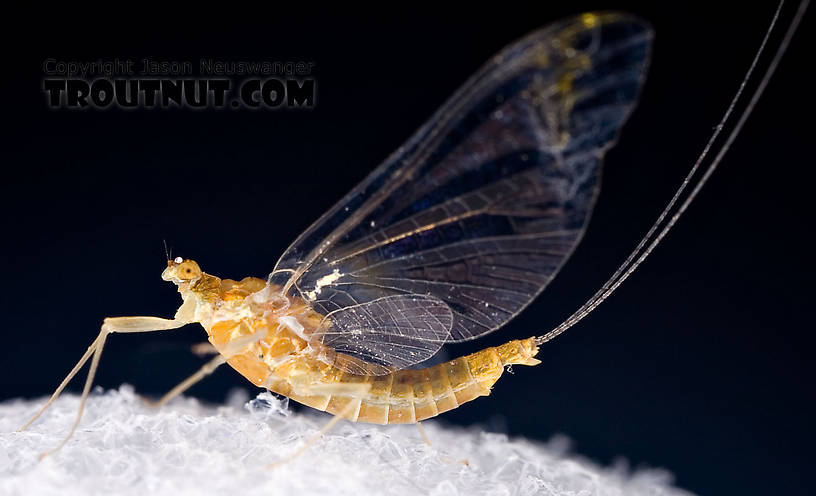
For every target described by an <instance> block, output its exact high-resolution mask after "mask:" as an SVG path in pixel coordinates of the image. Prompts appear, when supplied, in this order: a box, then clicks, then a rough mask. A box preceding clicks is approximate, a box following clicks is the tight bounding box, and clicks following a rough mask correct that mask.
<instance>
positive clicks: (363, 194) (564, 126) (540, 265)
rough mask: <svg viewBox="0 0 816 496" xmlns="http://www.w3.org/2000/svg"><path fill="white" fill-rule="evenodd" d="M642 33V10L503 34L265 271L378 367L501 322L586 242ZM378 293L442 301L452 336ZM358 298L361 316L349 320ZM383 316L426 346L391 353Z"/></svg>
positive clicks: (636, 79) (642, 47) (329, 338)
mask: <svg viewBox="0 0 816 496" xmlns="http://www.w3.org/2000/svg"><path fill="white" fill-rule="evenodd" d="M650 40H651V32H650V30H649V28H648V26H647V25H646V24H644V23H643V22H642V21H639V20H637V19H635V18H632V17H630V16H627V15H625V14H619V13H602V14H585V15H583V16H579V17H575V18H571V19H567V20H564V21H561V22H559V23H556V24H553V25H551V26H549V27H547V28H544V29H542V30H540V31H536V32H534V33H532V34H531V35H529V36H527V37H526V38H523V39H522V40H520V41H518V42H516V43H515V44H513V45H510V46H509V47H507V48H506V49H505V50H503V51H502V52H500V53H499V54H498V55H497V56H495V57H494V58H493V59H492V60H491V61H490V62H489V63H488V64H487V65H486V66H485V67H483V68H482V69H481V70H480V71H479V72H477V73H476V75H474V76H473V77H472V78H471V79H470V80H469V81H468V82H467V83H465V85H464V86H463V87H462V88H461V89H460V90H459V91H458V92H457V93H456V94H455V95H454V96H453V97H452V98H451V99H450V100H449V101H448V102H447V103H446V104H445V105H443V107H442V108H441V109H440V110H439V111H438V112H437V113H436V114H435V115H434V117H433V118H432V119H431V120H430V121H429V122H428V123H426V124H425V125H424V126H423V127H422V128H421V129H420V130H419V131H417V133H416V134H415V135H414V136H413V137H412V138H411V139H410V140H409V141H408V142H407V143H406V144H405V145H404V146H403V147H401V148H400V149H398V150H397V151H396V152H395V153H394V154H392V155H391V156H390V157H389V158H388V159H387V160H386V161H385V163H383V164H382V165H381V166H380V167H379V168H377V169H376V170H375V171H374V172H373V173H372V174H371V175H369V177H367V178H366V179H365V180H364V181H363V182H362V183H361V184H360V185H358V186H357V187H356V188H355V189H354V190H352V191H351V192H350V193H349V194H348V195H346V197H344V198H343V199H342V200H341V201H340V202H339V203H338V204H336V205H335V206H334V207H333V208H332V209H331V210H329V211H328V212H327V213H326V214H324V215H323V216H322V217H321V218H320V219H319V220H318V221H317V222H316V223H315V224H313V225H312V226H311V227H310V228H309V229H308V230H307V231H306V232H304V233H303V234H302V235H301V236H300V237H299V238H298V239H297V240H296V241H295V242H294V243H293V244H292V245H291V246H290V247H289V249H288V250H287V251H286V252H285V253H284V255H283V256H282V257H281V259H280V260H279V262H278V264H277V266H276V268H275V270H274V272H273V273H272V274H271V275H270V282H271V283H274V284H277V285H280V286H282V287H283V291H284V292H285V293H287V294H291V295H297V296H300V297H302V298H303V299H304V300H306V301H307V302H309V304H310V305H311V306H312V308H314V309H315V310H316V311H317V312H319V313H321V314H323V315H331V316H332V317H331V318H330V319H328V320H330V321H331V322H332V325H331V326H327V328H326V329H325V332H326V333H327V334H326V336H325V338H323V342H324V344H327V345H329V346H334V347H335V348H336V349H338V348H339V349H338V351H341V350H342V352H343V353H345V354H347V355H349V356H351V357H354V358H356V359H360V360H363V361H365V362H369V363H375V364H378V365H380V366H383V367H395V368H403V367H407V366H409V365H411V364H413V363H417V362H418V361H420V360H418V359H417V358H420V357H424V358H422V359H423V360H424V359H425V358H428V357H427V356H425V355H427V354H428V353H430V351H431V349H433V348H434V346H436V344H435V343H439V342H441V341H463V340H468V339H473V338H475V337H478V336H481V335H484V334H486V333H488V332H490V331H493V330H495V329H497V328H499V327H501V326H502V325H503V324H504V323H505V322H507V321H508V320H510V319H511V318H512V317H513V316H514V315H516V314H517V313H518V312H519V311H520V310H521V309H522V308H524V307H525V306H526V305H527V304H528V303H529V302H530V301H531V300H532V299H533V298H535V296H536V295H537V294H538V293H539V292H540V291H541V290H542V289H543V288H544V287H545V286H546V285H547V283H549V281H550V280H551V279H552V278H553V277H554V276H555V274H556V272H557V271H558V269H559V268H560V267H561V265H562V264H563V263H564V261H565V260H566V259H567V258H568V257H569V255H570V253H571V252H572V250H573V249H574V248H575V246H576V244H577V243H578V241H579V240H580V238H581V236H582V234H583V230H584V228H585V225H586V223H587V221H588V218H589V214H590V211H591V209H592V206H593V204H594V201H595V198H596V196H597V192H598V178H599V173H600V165H601V160H602V157H603V154H604V152H605V151H606V150H607V149H608V148H609V147H610V146H611V144H612V143H613V141H614V139H615V137H616V136H617V133H618V130H619V128H620V126H621V125H622V123H623V121H624V120H625V119H626V117H627V116H628V114H629V112H630V111H631V108H632V106H633V105H634V103H635V101H636V99H637V95H638V93H639V88H640V85H641V82H642V79H643V74H644V71H645V68H646V65H647V60H648V54H649V45H650ZM418 297H423V298H427V300H422V299H419V298H418ZM389 298H396V299H395V300H389ZM406 298H407V299H406ZM411 298H413V299H411ZM383 301H392V302H395V301H400V302H402V303H407V302H414V303H426V304H429V305H430V306H429V308H430V309H432V311H433V312H439V303H441V304H443V305H445V306H447V307H449V309H450V312H451V322H450V326H449V327H448V329H447V331H446V332H447V336H446V337H444V339H443V336H441V330H442V327H441V326H437V327H433V328H430V327H429V326H427V325H424V327H423V324H422V322H420V321H422V319H425V318H426V317H427V315H424V314H423V313H422V312H413V313H409V314H406V313H404V312H403V313H400V312H396V313H394V312H395V310H394V308H393V306H389V305H383V304H380V303H377V302H383ZM437 302H438V303H437ZM353 308H365V309H366V311H367V312H368V313H369V314H370V315H369V316H368V317H366V320H365V321H359V320H356V319H358V318H357V317H355V316H354V314H353V313H350V311H349V309H353ZM443 313H444V312H443ZM389 318H395V319H408V320H407V321H408V322H411V324H412V325H413V321H412V320H411V319H417V321H418V323H419V325H417V326H414V329H415V330H416V332H415V333H414V335H412V336H411V338H410V339H411V341H412V343H414V344H415V343H418V342H420V341H424V342H426V343H434V344H429V345H423V346H424V348H422V349H423V352H422V353H418V354H416V355H411V354H410V352H409V351H407V349H406V350H400V349H399V347H397V346H395V345H394V343H393V339H392V337H391V336H389V335H388V334H387V333H383V332H382V327H381V326H382V323H383V322H386V321H388V319H389ZM423 322H424V321H423ZM352 336H353V337H352ZM349 343H361V344H360V346H357V347H355V346H356V345H355V346H350V344H349ZM362 343H364V344H365V346H362ZM435 350H438V346H437V347H436V349H435ZM435 350H434V352H435Z"/></svg>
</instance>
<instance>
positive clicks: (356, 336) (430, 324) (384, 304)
mask: <svg viewBox="0 0 816 496" xmlns="http://www.w3.org/2000/svg"><path fill="white" fill-rule="evenodd" d="M452 323H453V313H452V312H451V309H450V307H449V306H448V305H446V304H445V303H444V302H442V301H440V300H439V299H438V298H434V297H433V296H423V295H413V294H411V295H392V296H385V297H383V298H378V299H376V300H373V301H369V302H366V303H362V304H360V305H353V306H348V307H344V308H340V309H338V310H335V311H334V312H332V313H330V314H329V315H327V316H326V319H324V320H323V322H322V324H321V325H320V327H318V329H317V334H318V335H319V336H320V337H321V340H322V343H323V344H324V345H326V346H327V347H328V349H329V350H333V351H334V352H335V353H336V354H335V355H334V356H327V357H325V358H327V360H326V361H328V362H329V363H331V364H333V365H336V366H338V367H340V368H342V369H344V370H346V371H348V372H351V373H354V374H358V375H369V374H370V375H382V374H386V373H388V372H390V371H392V370H395V369H400V368H405V367H409V366H411V365H413V364H415V363H418V362H420V361H422V360H425V359H427V358H429V357H431V356H433V355H435V354H436V352H437V351H439V348H441V347H442V344H443V343H444V342H445V340H446V339H447V338H448V336H449V335H450V329H451V324H452ZM348 357H355V358H357V360H349V359H348Z"/></svg>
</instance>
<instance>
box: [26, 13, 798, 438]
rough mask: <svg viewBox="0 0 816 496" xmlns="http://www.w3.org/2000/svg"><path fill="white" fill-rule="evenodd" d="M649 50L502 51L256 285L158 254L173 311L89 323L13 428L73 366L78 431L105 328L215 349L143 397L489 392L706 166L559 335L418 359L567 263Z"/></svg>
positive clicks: (440, 397) (436, 400) (582, 24)
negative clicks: (188, 335)
mask: <svg viewBox="0 0 816 496" xmlns="http://www.w3.org/2000/svg"><path fill="white" fill-rule="evenodd" d="M777 14H778V11H777ZM800 17H801V15H800ZM775 20H776V17H774V21H775ZM772 26H773V24H772ZM794 27H795V26H794ZM769 32H770V30H769ZM791 33H792V31H789V35H790V34H791ZM651 39H652V33H651V29H650V27H649V26H648V24H647V23H645V22H644V21H642V20H639V19H637V18H635V17H633V16H630V15H628V14H622V13H617V12H602V13H588V14H583V15H580V16H576V17H572V18H568V19H565V20H562V21H560V22H556V23H554V24H551V25H549V26H547V27H545V28H543V29H541V30H539V31H536V32H533V33H531V34H530V35H528V36H526V37H525V38H523V39H521V40H519V41H517V42H516V43H513V44H511V45H510V46H508V47H507V48H505V49H504V50H502V51H501V52H499V53H498V54H497V55H495V56H494V57H493V58H492V59H490V61H489V62H488V63H487V64H486V65H485V66H484V67H483V68H482V69H481V70H479V71H478V72H477V73H476V74H475V75H474V76H472V77H471V78H470V79H469V80H468V81H467V82H466V83H465V84H464V86H463V87H462V88H461V89H459V91H457V92H456V93H455V94H454V95H453V97H451V98H450V99H449V100H448V101H447V102H446V103H445V104H444V105H443V106H442V108H441V109H439V110H438V111H437V112H436V114H435V115H434V116H433V117H432V118H431V119H430V120H429V121H428V122H427V123H426V124H425V125H424V126H422V127H421V128H420V129H419V130H418V131H417V132H416V133H415V134H414V135H413V136H412V137H411V138H410V139H409V140H408V141H407V142H406V143H405V144H404V145H403V146H402V147H400V148H399V149H398V150H397V151H396V152H394V153H393V154H392V155H391V156H390V157H389V158H387V159H386V161H385V162H384V163H383V164H382V165H380V166H379V167H378V168H377V169H376V170H374V171H373V172H372V173H371V174H370V175H369V176H368V177H367V178H366V179H365V180H363V182H362V183H360V184H359V185H358V186H357V187H355V188H354V189H353V190H352V191H351V192H350V193H348V194H347V195H346V196H345V197H344V198H342V199H341V200H340V201H339V202H338V203H337V204H336V205H335V206H334V207H333V208H331V209H330V210H329V211H328V212H326V213H325V214H324V215H323V216H322V217H320V218H319V219H318V220H317V221H316V222H315V223H314V224H312V226H311V227H309V228H308V229H307V230H306V231H305V232H304V233H303V234H301V235H300V236H299V237H298V238H297V239H296V240H295V241H294V242H293V243H292V244H291V245H290V246H289V248H288V249H287V250H286V251H285V253H284V254H283V255H282V256H281V258H280V259H279V261H278V262H277V264H276V266H275V268H274V270H273V271H272V273H271V274H270V275H269V276H268V278H266V279H259V278H255V277H247V278H245V279H242V280H240V281H234V280H230V279H220V278H218V277H216V276H213V275H210V274H207V273H205V272H203V271H202V270H201V268H200V267H199V265H198V264H197V263H196V262H194V261H193V260H190V259H182V258H175V259H169V260H168V261H167V267H166V268H165V269H164V272H163V273H162V279H164V280H165V281H170V282H173V283H175V284H176V285H177V287H178V291H179V293H180V294H181V297H182V299H183V304H182V305H181V306H180V307H179V309H178V311H177V312H176V314H175V316H174V317H173V318H172V319H164V318H159V317H115V318H106V319H105V320H104V323H103V325H102V328H101V331H100V333H99V335H98V336H97V338H96V339H95V340H94V341H93V342H92V343H91V345H90V347H89V348H88V350H87V351H86V352H85V354H84V355H83V356H82V358H81V359H80V360H79V362H78V363H77V364H76V366H75V367H74V368H73V369H72V370H71V371H70V373H69V374H68V376H67V377H66V378H65V379H64V380H63V382H62V383H61V384H60V385H59V387H58V388H57V390H56V391H55V392H54V394H53V395H52V396H51V398H50V400H49V401H48V402H47V403H46V404H45V406H43V408H42V409H41V410H40V411H39V412H38V413H37V415H35V416H34V418H32V419H31V420H30V421H29V422H28V423H27V424H26V425H25V426H24V427H23V428H26V427H28V426H29V425H30V424H31V423H32V422H33V421H35V420H36V419H37V418H38V417H39V416H40V414H42V412H43V411H44V410H45V409H46V408H47V407H48V406H49V405H50V404H51V403H52V402H53V401H54V400H55V399H56V398H57V397H58V396H59V394H60V393H61V392H62V390H63V389H64V388H65V386H66V385H67V383H68V382H69V381H70V380H71V378H73V377H74V375H76V373H77V372H78V371H79V369H80V368H82V367H83V366H84V364H85V363H86V362H88V360H90V362H91V364H90V370H89V373H88V377H87V380H86V381H85V386H84V389H83V392H82V398H81V402H80V406H79V411H78V413H77V417H76V420H75V422H74V424H73V426H72V428H71V430H70V432H69V434H68V435H67V436H66V438H65V439H64V440H63V441H62V443H61V444H60V445H59V446H57V447H56V448H55V450H53V451H56V450H58V449H60V448H61V447H62V446H63V445H64V444H65V443H66V442H67V440H68V439H69V438H70V437H71V436H72V435H73V433H74V431H75V430H76V427H77V425H78V424H79V421H80V419H81V416H82V412H83V408H84V405H85V401H86V399H87V396H88V393H89V391H90V388H91V385H92V382H93V379H94V375H95V373H96V370H97V366H98V364H99V360H100V356H101V353H102V349H103V347H104V345H105V342H106V340H107V338H108V335H110V334H112V333H137V332H151V331H164V330H171V329H177V328H179V327H182V326H184V325H186V324H190V323H195V322H197V323H200V324H201V325H202V326H203V327H204V329H205V330H206V331H207V336H208V339H209V342H210V343H211V344H212V345H213V346H214V348H215V350H217V352H218V354H217V356H216V357H215V358H213V359H212V360H210V361H209V362H208V363H206V364H205V365H204V366H203V367H202V368H201V369H200V370H199V371H198V372H196V373H195V374H193V375H192V376H191V377H190V378H188V379H187V380H185V381H184V382H182V383H181V384H179V385H178V386H177V387H175V388H174V389H172V390H171V391H170V392H169V393H167V394H166V395H165V396H164V397H162V399H161V400H160V401H159V403H165V402H166V401H168V400H169V399H171V398H173V397H174V396H176V395H178V394H179V393H181V392H183V391H184V390H186V389H187V388H189V387H190V386H191V385H193V384H195V383H196V382H197V381H199V380H201V379H202V378H203V377H205V376H206V375H208V374H209V373H211V372H212V371H213V370H214V369H215V368H216V367H218V366H219V365H222V364H224V363H227V364H229V365H230V366H231V367H232V368H234V369H235V370H237V371H238V372H239V373H240V374H241V375H243V376H244V377H245V378H246V379H248V380H249V381H250V382H252V383H253V384H255V385H256V386H259V387H263V388H267V389H269V390H271V391H273V392H275V393H278V394H281V395H285V396H287V397H289V398H292V399H293V400H295V401H297V402H299V403H302V404H305V405H308V406H310V407H313V408H316V409H318V410H322V411H326V412H329V413H331V414H334V415H335V417H334V419H333V422H335V421H337V420H339V419H343V418H344V419H348V420H350V421H356V422H370V423H377V424H394V423H418V422H420V421H422V420H424V419H428V418H431V417H434V416H436V415H439V414H440V413H443V412H446V411H449V410H451V409H454V408H457V407H459V406H460V405H462V404H463V403H466V402H468V401H471V400H473V399H475V398H478V397H480V396H486V395H488V394H489V393H490V391H491V388H492V387H493V386H494V384H495V383H496V382H497V381H498V380H499V378H500V377H501V376H502V373H503V371H504V370H505V368H506V367H508V366H511V365H530V366H532V365H536V364H538V363H540V362H539V360H537V359H536V358H535V357H536V354H537V352H538V349H539V346H541V345H542V344H543V343H545V342H547V341H549V340H550V339H552V338H553V337H555V336H556V335H558V334H560V333H561V332H563V331H564V330H565V329H566V328H568V327H570V326H571V325H573V324H574V323H575V322H577V321H578V320H580V319H581V318H582V317H583V316H584V315H586V314H587V313H588V312H590V311H591V310H592V309H593V308H595V306H597V305H598V304H599V303H600V301H602V300H603V299H604V298H606V297H607V296H608V295H609V293H611V291H613V290H614V289H615V288H616V287H617V286H618V285H619V284H620V282H622V280H623V279H625V278H626V277H627V276H628V274H630V273H631V271H632V270H634V268H635V267H636V266H637V264H639V263H640V262H641V261H642V260H643V259H644V258H645V256H646V255H648V253H649V252H650V251H651V249H652V248H653V247H654V245H655V244H656V243H657V242H658V241H659V240H660V239H661V238H662V236H663V235H664V234H665V232H666V231H667V230H668V229H669V228H670V227H671V225H672V224H673V223H674V221H676V219H677V216H679V213H682V210H684V209H685V207H686V206H687V205H688V203H689V202H690V201H691V199H692V198H693V195H694V194H696V191H697V190H698V189H699V186H700V185H701V184H702V181H704V180H705V178H706V177H707V175H704V176H703V180H702V181H701V182H698V188H695V189H694V190H693V191H692V194H691V195H690V196H689V197H688V198H687V199H686V201H685V202H684V203H682V204H681V205H680V210H679V213H676V214H675V215H674V216H673V217H667V214H668V213H669V211H670V209H671V208H672V207H673V206H674V204H675V202H676V201H677V200H678V197H679V196H680V194H681V193H682V190H683V188H684V187H685V185H686V184H688V181H686V182H685V183H684V186H683V187H681V189H680V190H679V191H678V193H677V195H675V197H674V198H673V199H672V201H671V202H670V204H669V206H668V207H667V209H666V210H665V211H664V213H663V214H662V215H661V217H660V218H659V219H658V222H657V223H656V224H655V226H654V227H653V228H652V230H651V231H650V232H649V233H648V234H647V236H646V237H645V238H644V239H643V241H642V242H641V243H640V245H639V246H638V247H637V249H636V250H635V252H634V253H633V254H632V256H630V257H629V259H628V260H627V261H626V262H625V263H624V264H623V265H622V266H621V268H620V269H619V270H618V271H617V272H616V273H615V275H614V276H613V277H612V278H611V279H610V280H609V281H608V282H607V284H605V285H604V287H602V288H601V290H600V291H599V292H598V293H596V294H595V296H593V298H591V299H590V300H589V301H588V302H587V303H586V304H585V305H584V306H583V307H581V308H580V309H579V310H578V311H577V312H576V313H575V314H573V316H572V317H570V318H569V319H567V321H565V322H564V323H563V324H562V325H561V326H559V327H557V328H556V329H554V330H552V331H550V332H549V333H547V334H544V335H541V336H533V337H530V338H527V339H521V340H512V341H509V342H507V343H505V344H503V345H501V346H497V347H489V348H486V349H483V350H481V351H479V352H476V353H473V354H471V355H467V356H463V357H460V358H457V359H455V360H451V361H448V362H445V363H441V364H438V365H433V366H429V367H424V368H422V367H421V364H422V363H423V362H425V361H427V360H429V359H430V358H432V357H433V356H434V355H436V354H437V353H438V352H439V351H440V349H441V347H442V346H443V345H444V344H446V343H457V342H462V341H468V340H472V339H476V338H479V337H481V336H484V335H486V334H488V333H490V332H493V331H495V330H497V329H499V328H501V327H502V326H503V325H504V324H506V323H507V322H508V321H509V320H511V319H512V318H513V317H514V316H515V315H517V314H518V313H519V312H521V311H522V310H523V309H524V308H525V307H526V306H527V305H529V304H530V303H531V302H532V301H533V300H534V299H535V298H536V296H537V295H538V294H539V293H540V292H541V291H542V290H543V289H544V288H545V287H546V286H547V284H548V283H549V282H550V281H551V280H552V279H553V277H555V275H556V274H557V273H558V271H559V269H560V268H561V267H562V266H563V265H564V263H565V261H566V260H567V259H568V258H569V256H570V254H571V253H572V251H573V250H574V249H575V247H576V245H577V243H578V242H579V240H580V239H581V237H582V234H583V232H584V229H585V227H586V225H587V222H588V219H589V216H590V213H591V210H592V207H593V204H594V203H595V199H596V198H597V196H598V191H599V176H600V171H601V163H602V160H603V156H604V153H605V152H606V151H607V150H608V149H609V148H610V147H611V146H612V144H613V143H614V141H615V140H616V138H617V135H618V133H619V130H620V128H621V127H622V125H623V123H624V121H625V120H626V119H627V117H628V116H629V114H630V112H631V111H632V108H633V106H634V104H635V102H636V101H637V98H638V95H639V93H640V88H641V85H642V83H643V80H644V75H645V72H646V69H647V65H648V61H649V55H650V45H651ZM766 41H767V35H766ZM786 42H787V40H786ZM786 42H783V46H781V47H780V49H781V50H784V44H785V43H786ZM763 46H764V42H763ZM760 51H761V50H760ZM778 54H781V52H779V53H778ZM755 62H756V59H755ZM752 69H753V66H752ZM771 72H772V70H769V71H768V73H767V74H766V78H767V77H769V76H770V73H771ZM749 75H750V71H749ZM764 82H765V81H763V84H761V85H760V86H764ZM741 91H742V89H740V92H741ZM758 94H759V91H758V92H757V94H756V95H755V96H757V95H758ZM737 97H739V93H738V95H737ZM753 101H755V100H753ZM753 101H752V103H753ZM751 105H752V104H751ZM731 109H733V104H732V107H731V108H730V109H729V111H728V113H727V114H726V118H727V117H728V115H729V114H730V112H731ZM746 114H747V113H746ZM744 115H745V114H744ZM741 122H742V121H741ZM740 125H741V123H740V124H738V126H737V128H738V127H739V126H740ZM737 128H735V131H738V129H737ZM718 132H719V128H718ZM716 134H717V133H715V136H714V137H715V138H716ZM726 147H727V145H726ZM724 148H725V147H724ZM706 151H707V149H706ZM705 154H706V153H705V152H704V154H703V157H704V156H705ZM720 156H721V155H720ZM703 157H701V159H702V158H703ZM717 161H719V156H718V157H717V159H715V162H714V163H713V165H716V162H717ZM699 165H700V163H699V162H698V163H697V164H696V165H695V167H694V168H693V169H692V172H691V173H690V175H691V174H694V172H695V171H696V170H697V168H698V166H699ZM713 165H712V166H711V167H710V168H709V170H707V171H706V174H708V173H710V171H711V170H713ZM666 219H668V222H667V223H666V225H664V227H663V230H662V231H658V227H659V226H660V225H661V222H663V221H664V220H666ZM655 234H657V235H656V236H655ZM650 242H651V244H649V243H650ZM168 258H170V256H168ZM53 451H52V452H53Z"/></svg>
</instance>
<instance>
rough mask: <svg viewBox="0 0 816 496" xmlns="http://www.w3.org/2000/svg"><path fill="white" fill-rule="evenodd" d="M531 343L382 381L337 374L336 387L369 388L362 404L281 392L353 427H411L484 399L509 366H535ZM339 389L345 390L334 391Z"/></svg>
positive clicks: (510, 345)
mask: <svg viewBox="0 0 816 496" xmlns="http://www.w3.org/2000/svg"><path fill="white" fill-rule="evenodd" d="M537 352H538V347H537V346H536V344H535V340H534V338H529V339H524V340H514V341H510V342H508V343H506V344H504V345H501V346H497V347H492V348H487V349H484V350H482V351H479V352H477V353H473V354H472V355H467V356H463V357H460V358H457V359H455V360H451V361H449V362H445V363H441V364H439V365H434V366H433V367H428V368H425V369H418V370H400V371H397V372H394V373H393V374H388V375H382V376H356V375H353V374H348V373H345V372H342V373H339V372H338V376H337V378H336V380H335V381H333V383H334V384H336V385H344V386H349V387H355V385H357V384H361V383H363V384H370V388H369V389H368V392H367V393H364V395H363V396H362V398H360V397H354V396H353V395H350V394H347V393H338V394H327V395H315V396H300V395H297V394H292V392H291V391H289V392H288V393H287V392H284V391H279V392H281V393H282V394H286V395H287V396H289V397H290V398H292V399H293V400H295V401H298V402H300V403H304V404H306V405H308V406H311V407H313V408H317V409H318V410H323V411H326V412H329V413H332V414H335V415H343V416H345V417H346V418H348V419H349V420H352V421H355V422H368V423H374V424H404V423H414V422H418V421H421V420H425V419H428V418H431V417H435V416H436V415H439V414H440V413H444V412H447V411H448V410H453V409H454V408H457V407H458V406H459V405H461V404H463V403H466V402H468V401H471V400H473V399H475V398H478V397H479V396H487V395H488V394H490V389H491V388H492V387H493V385H494V384H495V383H496V381H498V380H499V377H501V375H502V372H503V371H504V367H505V366H507V365H536V364H538V363H540V362H539V361H538V360H536V359H535V358H533V357H534V356H535V354H536V353H537ZM338 389H343V388H342V387H341V388H338Z"/></svg>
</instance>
